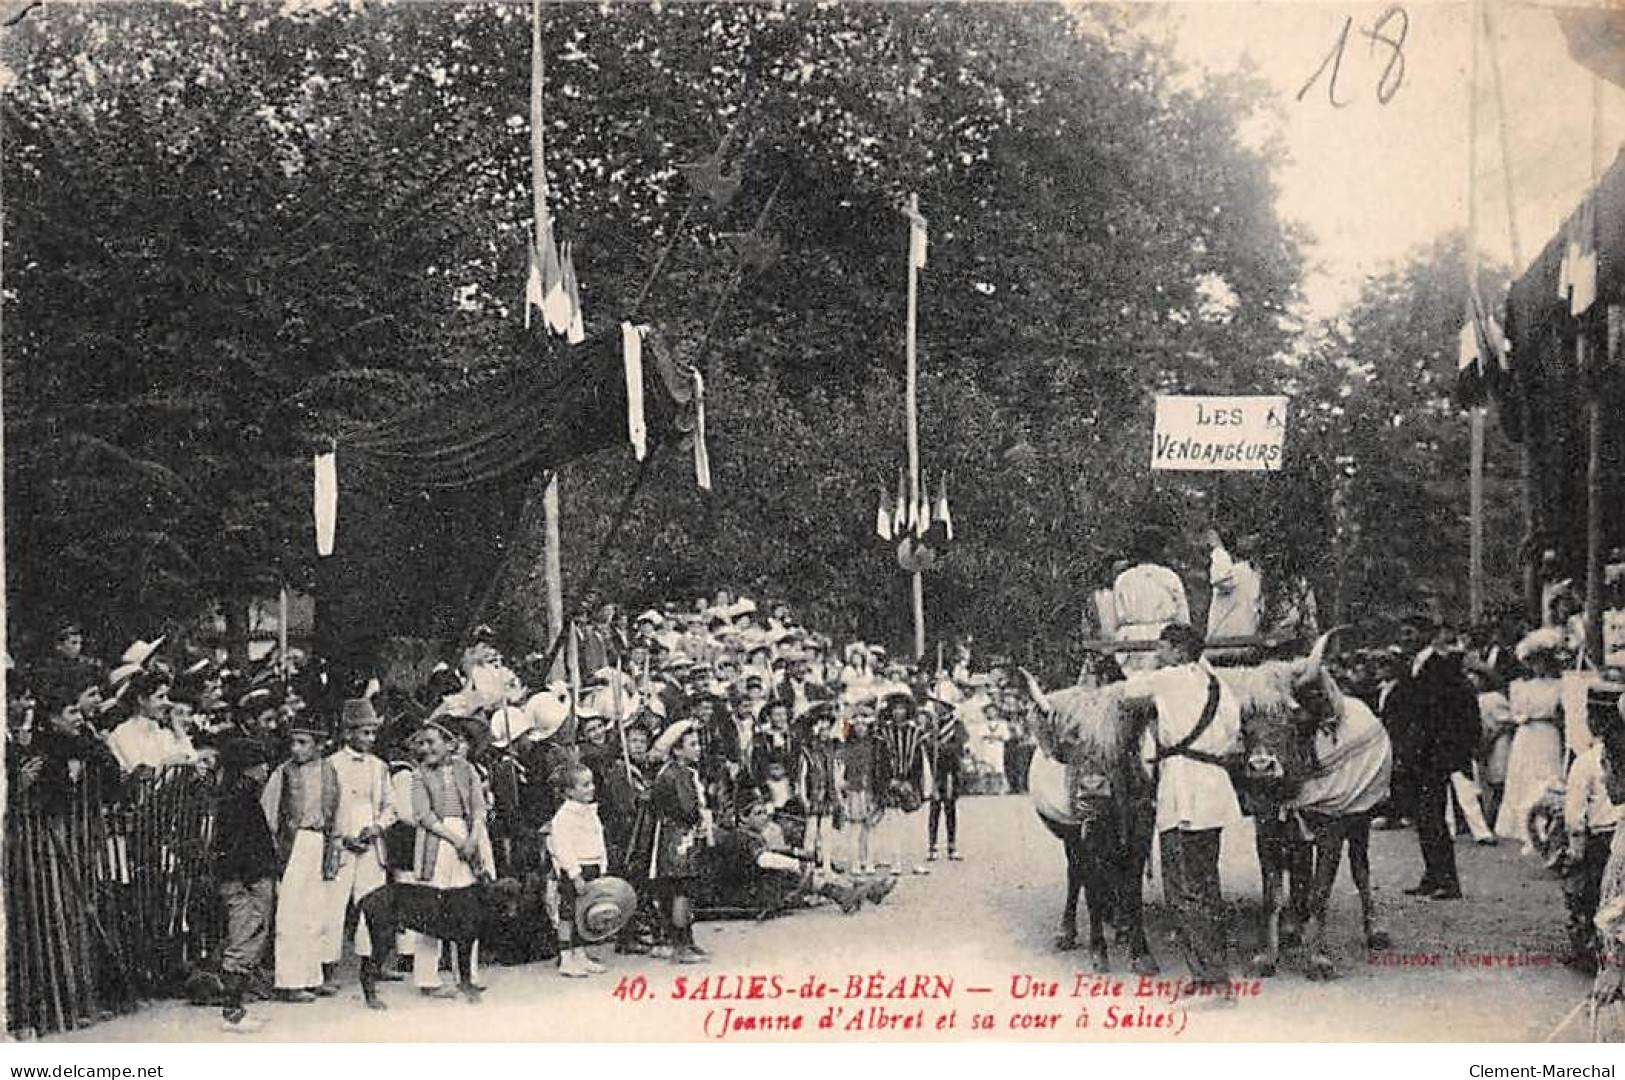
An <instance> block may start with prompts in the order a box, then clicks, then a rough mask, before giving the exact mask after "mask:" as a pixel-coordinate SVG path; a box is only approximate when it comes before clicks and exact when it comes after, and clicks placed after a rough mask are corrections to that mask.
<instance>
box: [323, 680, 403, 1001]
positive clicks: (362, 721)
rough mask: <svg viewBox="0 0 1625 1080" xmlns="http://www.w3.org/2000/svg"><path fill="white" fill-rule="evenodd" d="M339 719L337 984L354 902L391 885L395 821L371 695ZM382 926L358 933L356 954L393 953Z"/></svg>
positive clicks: (329, 920)
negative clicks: (377, 938) (378, 934)
mask: <svg viewBox="0 0 1625 1080" xmlns="http://www.w3.org/2000/svg"><path fill="white" fill-rule="evenodd" d="M339 720H340V729H341V731H342V733H343V739H344V742H343V745H341V746H340V747H339V748H338V749H337V750H335V751H333V753H331V754H329V755H328V757H327V763H328V765H329V766H331V767H332V769H333V772H334V775H335V776H336V777H337V779H338V788H339V797H338V810H337V818H336V821H335V825H334V831H335V833H336V835H337V839H338V842H339V845H340V849H339V853H338V867H337V872H336V875H335V877H334V880H333V884H332V887H331V889H330V890H329V892H328V905H329V906H328V908H327V913H326V918H325V920H324V922H323V925H322V974H323V977H324V978H323V985H325V986H329V987H334V988H336V986H337V983H336V982H335V979H334V971H335V969H336V968H337V966H338V962H339V959H340V957H341V956H342V955H343V952H344V921H345V915H346V914H348V912H349V909H350V904H351V903H352V902H354V903H355V904H357V905H360V903H361V901H363V900H364V899H366V897H367V895H368V894H369V893H371V892H372V891H373V890H374V889H381V888H383V887H384V886H385V885H387V884H388V882H389V873H388V870H387V869H386V859H387V857H386V854H385V851H384V833H385V831H386V830H387V829H388V828H389V827H390V826H391V825H393V824H395V806H394V802H393V800H392V798H391V790H390V781H389V766H388V765H386V764H385V763H384V761H383V759H382V758H380V757H378V756H377V755H376V754H374V753H373V752H372V750H373V747H374V746H375V745H376V744H377V741H378V728H379V726H380V723H381V721H380V720H379V718H378V713H377V711H376V710H374V709H373V706H372V701H371V699H369V698H350V699H348V700H346V701H345V702H344V704H343V705H342V706H341V707H340V716H339ZM376 929H377V928H376V927H374V926H372V925H371V923H370V922H368V923H367V927H366V930H367V936H366V937H365V938H364V937H363V936H362V934H361V933H360V931H359V930H358V931H357V934H356V947H355V949H356V955H358V956H360V957H362V958H363V959H370V958H371V956H372V954H373V953H374V951H377V952H378V953H380V954H383V953H387V952H388V951H389V946H390V944H391V943H390V942H388V941H381V942H378V943H377V944H376V946H375V945H374V944H373V942H372V941H371V940H370V939H371V935H372V934H373V932H374V931H375V930H376ZM385 977H386V978H387V976H385ZM369 1004H371V1000H370V999H369Z"/></svg>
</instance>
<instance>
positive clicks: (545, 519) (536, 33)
mask: <svg viewBox="0 0 1625 1080" xmlns="http://www.w3.org/2000/svg"><path fill="white" fill-rule="evenodd" d="M542 75H543V72H542V0H531V6H530V186H531V212H532V215H533V218H534V220H535V223H536V224H535V232H534V234H533V236H532V244H533V245H539V244H540V243H541V240H542V234H543V231H544V230H545V229H546V228H547V220H548V219H547V170H546V168H545V166H544V165H543V157H542V141H543V138H544V132H543V124H542V120H543V118H542ZM559 545H560V540H559V474H558V470H556V469H555V470H551V471H549V472H548V474H547V487H546V488H545V489H544V490H543V492H542V576H543V577H544V578H545V579H546V583H547V636H548V639H549V640H551V641H557V640H558V638H559V635H560V634H561V633H562V632H563V630H564V569H563V565H562V563H561V561H560V558H559ZM557 671H558V667H557V662H556V661H555V665H554V670H553V672H551V673H550V675H556V674H557Z"/></svg>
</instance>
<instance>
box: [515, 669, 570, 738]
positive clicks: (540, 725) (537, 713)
mask: <svg viewBox="0 0 1625 1080" xmlns="http://www.w3.org/2000/svg"><path fill="white" fill-rule="evenodd" d="M525 718H526V720H527V721H528V722H529V726H530V730H531V731H534V732H535V733H536V738H538V739H545V738H548V737H549V736H551V735H552V734H553V733H554V732H556V731H558V730H559V728H561V727H563V726H564V722H565V721H566V720H568V719H570V687H569V685H568V684H566V683H563V682H555V683H550V684H549V685H548V687H547V688H546V689H545V690H543V691H541V692H540V693H537V694H532V695H531V697H530V700H528V701H526V702H525Z"/></svg>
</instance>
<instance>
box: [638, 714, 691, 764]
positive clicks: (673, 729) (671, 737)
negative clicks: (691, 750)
mask: <svg viewBox="0 0 1625 1080" xmlns="http://www.w3.org/2000/svg"><path fill="white" fill-rule="evenodd" d="M694 729H695V723H694V721H692V720H678V721H676V722H674V723H670V724H667V725H666V730H665V731H662V732H661V733H660V738H658V739H656V740H655V741H654V745H653V746H651V747H649V752H650V753H651V754H653V755H654V756H655V757H668V756H669V755H670V754H671V752H672V750H673V749H674V748H676V746H677V744H678V743H680V742H682V741H683V736H685V735H687V734H688V733H689V732H690V731H693V730H694Z"/></svg>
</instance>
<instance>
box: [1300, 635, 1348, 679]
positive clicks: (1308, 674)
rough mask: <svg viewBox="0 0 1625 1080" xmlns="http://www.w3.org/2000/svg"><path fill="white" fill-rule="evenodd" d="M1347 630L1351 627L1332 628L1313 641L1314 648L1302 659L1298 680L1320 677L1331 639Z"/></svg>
mask: <svg viewBox="0 0 1625 1080" xmlns="http://www.w3.org/2000/svg"><path fill="white" fill-rule="evenodd" d="M1348 629H1351V627H1349V626H1348V625H1346V624H1345V625H1342V626H1334V627H1332V628H1331V629H1330V630H1328V631H1326V632H1325V633H1324V634H1322V635H1320V636H1319V637H1318V638H1316V639H1315V644H1314V647H1313V648H1311V649H1310V650H1309V655H1308V656H1306V657H1304V659H1303V667H1302V668H1301V669H1300V670H1299V678H1300V679H1313V678H1315V677H1317V676H1318V675H1320V673H1321V672H1322V671H1323V670H1324V663H1325V660H1326V651H1327V649H1328V648H1329V647H1330V645H1331V642H1332V639H1333V638H1335V637H1336V636H1337V635H1338V634H1341V633H1342V632H1343V631H1345V630H1348Z"/></svg>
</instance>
